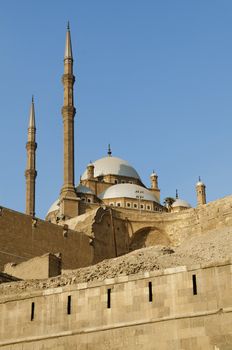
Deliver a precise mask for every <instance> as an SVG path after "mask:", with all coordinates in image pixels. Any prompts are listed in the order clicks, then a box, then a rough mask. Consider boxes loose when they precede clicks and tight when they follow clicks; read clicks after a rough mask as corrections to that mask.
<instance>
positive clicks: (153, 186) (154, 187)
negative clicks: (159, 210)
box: [150, 170, 160, 200]
mask: <svg viewBox="0 0 232 350" xmlns="http://www.w3.org/2000/svg"><path fill="white" fill-rule="evenodd" d="M150 179H151V188H150V191H152V192H153V193H154V194H155V195H156V197H157V199H158V200H160V189H159V186H158V175H157V174H156V173H155V171H154V170H153V172H152V174H151V176H150Z"/></svg>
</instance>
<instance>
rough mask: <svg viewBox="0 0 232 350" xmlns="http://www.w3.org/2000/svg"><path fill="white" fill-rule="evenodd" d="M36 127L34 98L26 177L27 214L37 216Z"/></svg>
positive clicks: (30, 117)
mask: <svg viewBox="0 0 232 350" xmlns="http://www.w3.org/2000/svg"><path fill="white" fill-rule="evenodd" d="M36 148H37V143H36V127H35V106H34V98H33V96H32V101H31V109H30V116H29V125H28V133H27V143H26V149H27V168H26V171H25V177H26V214H28V215H31V216H35V179H36V176H37V171H36Z"/></svg>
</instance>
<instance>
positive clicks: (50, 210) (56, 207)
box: [47, 199, 60, 215]
mask: <svg viewBox="0 0 232 350" xmlns="http://www.w3.org/2000/svg"><path fill="white" fill-rule="evenodd" d="M59 208H60V204H59V199H57V200H56V201H55V202H54V203H53V204H52V205H51V206H50V208H49V210H48V212H47V215H48V214H49V213H51V212H53V211H56V210H58V209H59Z"/></svg>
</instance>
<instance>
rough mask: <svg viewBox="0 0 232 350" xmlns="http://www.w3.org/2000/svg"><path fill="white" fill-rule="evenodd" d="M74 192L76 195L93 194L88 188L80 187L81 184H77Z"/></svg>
mask: <svg viewBox="0 0 232 350" xmlns="http://www.w3.org/2000/svg"><path fill="white" fill-rule="evenodd" d="M76 191H77V193H86V194H94V193H93V191H92V190H91V189H90V188H89V187H87V186H84V185H81V184H79V185H78V186H77V187H76Z"/></svg>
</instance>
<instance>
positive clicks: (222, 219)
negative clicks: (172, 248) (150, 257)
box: [114, 196, 232, 248]
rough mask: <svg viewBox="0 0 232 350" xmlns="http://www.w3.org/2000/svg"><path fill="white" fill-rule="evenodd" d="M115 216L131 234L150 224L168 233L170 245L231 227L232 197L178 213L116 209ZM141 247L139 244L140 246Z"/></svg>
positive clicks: (159, 233)
mask: <svg viewBox="0 0 232 350" xmlns="http://www.w3.org/2000/svg"><path fill="white" fill-rule="evenodd" d="M114 212H115V216H118V217H119V218H121V219H123V220H125V221H126V222H127V227H128V234H129V236H130V237H131V239H133V237H134V235H135V234H136V233H137V232H138V231H139V230H141V229H142V228H146V227H148V228H149V227H151V228H153V229H156V230H157V233H156V234H157V235H160V240H161V241H162V236H167V237H168V238H169V240H170V244H171V245H179V244H180V243H181V242H182V241H183V240H184V239H186V238H189V237H191V236H193V235H198V234H202V233H206V232H208V231H210V230H215V229H222V228H226V227H232V196H227V197H224V198H222V199H218V200H216V201H213V202H209V203H208V204H206V205H201V206H198V207H197V208H192V209H188V210H183V211H181V212H179V213H149V212H142V213H141V214H140V213H139V212H135V211H134V210H129V209H124V210H123V211H122V210H120V209H114ZM138 248H140V247H138Z"/></svg>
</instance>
